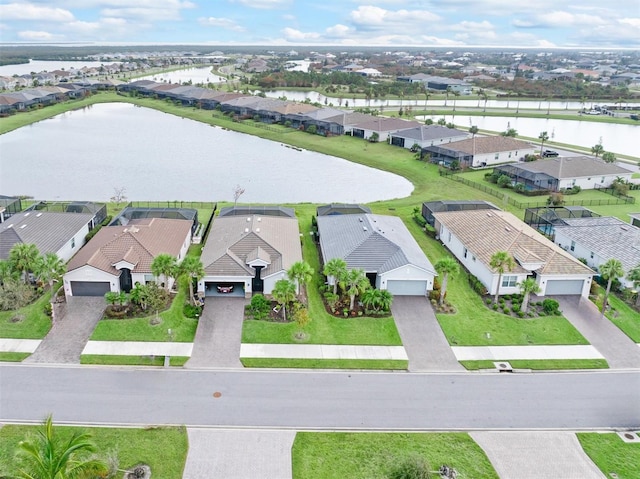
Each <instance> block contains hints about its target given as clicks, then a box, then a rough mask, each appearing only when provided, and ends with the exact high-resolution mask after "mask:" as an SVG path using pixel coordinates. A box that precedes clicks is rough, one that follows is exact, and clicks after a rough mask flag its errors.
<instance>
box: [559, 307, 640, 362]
mask: <svg viewBox="0 0 640 479" xmlns="http://www.w3.org/2000/svg"><path fill="white" fill-rule="evenodd" d="M554 299H556V300H557V301H558V302H559V303H560V310H561V311H562V314H563V315H564V317H565V318H567V319H568V320H569V322H571V324H573V326H575V328H576V329H577V330H578V331H580V334H582V335H583V336H584V337H585V338H586V339H587V341H589V342H590V343H591V344H592V345H593V346H594V347H595V348H596V349H597V350H598V351H600V353H601V354H602V355H603V356H604V357H605V359H606V360H607V362H608V363H609V367H610V368H615V369H624V368H638V367H640V348H638V346H636V344H635V343H634V342H633V341H631V339H630V338H629V336H627V335H626V334H624V333H623V332H622V331H620V330H619V329H618V327H617V326H616V325H615V324H613V323H612V322H611V321H609V320H608V319H607V318H601V314H600V312H599V311H598V308H597V307H596V305H595V304H593V303H592V302H591V301H589V300H588V299H586V298H581V297H579V296H565V297H562V296H555V297H554Z"/></svg>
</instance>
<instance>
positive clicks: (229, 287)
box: [216, 284, 233, 293]
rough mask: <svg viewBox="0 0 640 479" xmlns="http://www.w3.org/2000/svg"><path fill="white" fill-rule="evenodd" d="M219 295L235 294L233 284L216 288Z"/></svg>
mask: <svg viewBox="0 0 640 479" xmlns="http://www.w3.org/2000/svg"><path fill="white" fill-rule="evenodd" d="M216 289H217V290H218V293H233V285H232V284H219V285H218V286H216Z"/></svg>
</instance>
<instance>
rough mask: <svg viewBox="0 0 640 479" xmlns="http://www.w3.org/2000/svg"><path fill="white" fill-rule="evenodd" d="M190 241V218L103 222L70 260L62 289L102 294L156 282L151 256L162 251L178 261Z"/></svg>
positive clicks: (96, 294)
mask: <svg viewBox="0 0 640 479" xmlns="http://www.w3.org/2000/svg"><path fill="white" fill-rule="evenodd" d="M190 244H191V221H186V220H178V219H164V218H150V219H149V218H147V219H141V220H133V221H131V222H129V224H127V225H126V226H105V227H103V228H101V229H100V231H98V233H96V235H95V236H94V237H93V238H91V240H90V241H89V242H88V243H87V244H86V246H85V247H84V248H82V249H81V250H80V251H79V252H78V254H77V255H76V256H74V257H73V259H72V260H71V261H70V262H69V264H68V266H67V273H66V274H65V275H64V292H65V294H66V295H67V296H103V295H104V294H105V293H108V292H109V291H113V292H119V291H124V292H129V291H131V289H133V287H134V286H135V284H136V283H140V284H146V283H148V282H156V281H157V280H158V278H156V277H155V276H154V275H153V273H152V272H151V263H153V260H154V258H155V257H156V256H158V255H160V254H163V253H165V254H169V255H171V256H173V257H175V258H176V261H178V262H180V261H182V260H183V259H184V257H185V256H186V255H187V251H188V249H189V245H190ZM163 279H164V278H163ZM169 281H170V282H171V283H173V280H172V279H170V280H169ZM168 286H169V287H171V284H169V285H168Z"/></svg>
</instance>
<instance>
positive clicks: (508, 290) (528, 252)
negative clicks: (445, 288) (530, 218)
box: [433, 210, 594, 297]
mask: <svg viewBox="0 0 640 479" xmlns="http://www.w3.org/2000/svg"><path fill="white" fill-rule="evenodd" d="M433 216H434V218H435V228H436V231H437V232H438V234H439V236H440V241H442V243H443V244H444V246H445V247H446V248H447V249H449V251H451V253H453V255H454V256H455V257H456V258H458V260H459V261H460V262H461V263H462V265H463V266H464V267H465V268H466V269H467V270H468V271H469V272H470V273H471V274H472V275H474V276H475V277H476V278H478V279H479V280H480V282H482V284H483V285H484V286H485V287H486V288H487V290H488V292H489V294H495V293H496V291H497V290H498V273H496V272H494V271H493V269H492V268H491V266H490V265H489V264H490V262H491V257H492V256H493V255H494V254H495V253H496V252H498V251H506V252H507V253H509V254H510V255H511V256H512V257H513V258H514V260H515V262H516V266H515V268H514V269H513V270H512V271H509V272H506V273H505V274H503V275H502V279H501V281H502V282H501V285H500V294H514V293H519V292H520V287H519V286H518V285H519V284H520V283H521V282H522V281H524V280H525V279H527V278H528V277H532V278H534V279H535V280H536V283H538V286H539V287H540V292H539V293H538V295H539V296H549V295H580V296H584V297H587V296H588V295H589V289H590V287H591V280H592V277H593V275H594V272H593V271H592V270H591V268H589V267H588V266H586V265H584V264H583V263H581V262H580V261H578V260H577V259H575V258H573V257H572V256H571V255H570V254H568V253H567V252H566V251H564V250H563V249H562V248H560V247H559V246H558V245H556V244H554V243H553V242H551V241H549V240H548V239H547V238H545V237H544V236H542V235H540V234H539V233H538V232H536V231H535V230H534V229H533V228H531V227H530V226H528V225H526V224H525V223H523V222H522V221H520V220H519V219H518V218H516V217H515V216H513V215H512V214H511V213H507V212H505V211H493V210H475V211H450V212H441V213H434V214H433Z"/></svg>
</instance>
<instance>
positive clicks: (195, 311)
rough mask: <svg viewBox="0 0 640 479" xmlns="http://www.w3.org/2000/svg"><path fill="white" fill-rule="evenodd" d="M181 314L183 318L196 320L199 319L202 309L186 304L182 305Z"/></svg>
mask: <svg viewBox="0 0 640 479" xmlns="http://www.w3.org/2000/svg"><path fill="white" fill-rule="evenodd" d="M182 314H184V317H185V318H191V319H196V318H198V317H200V314H202V307H201V306H194V305H192V304H189V303H187V304H185V305H184V308H183V310H182Z"/></svg>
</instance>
